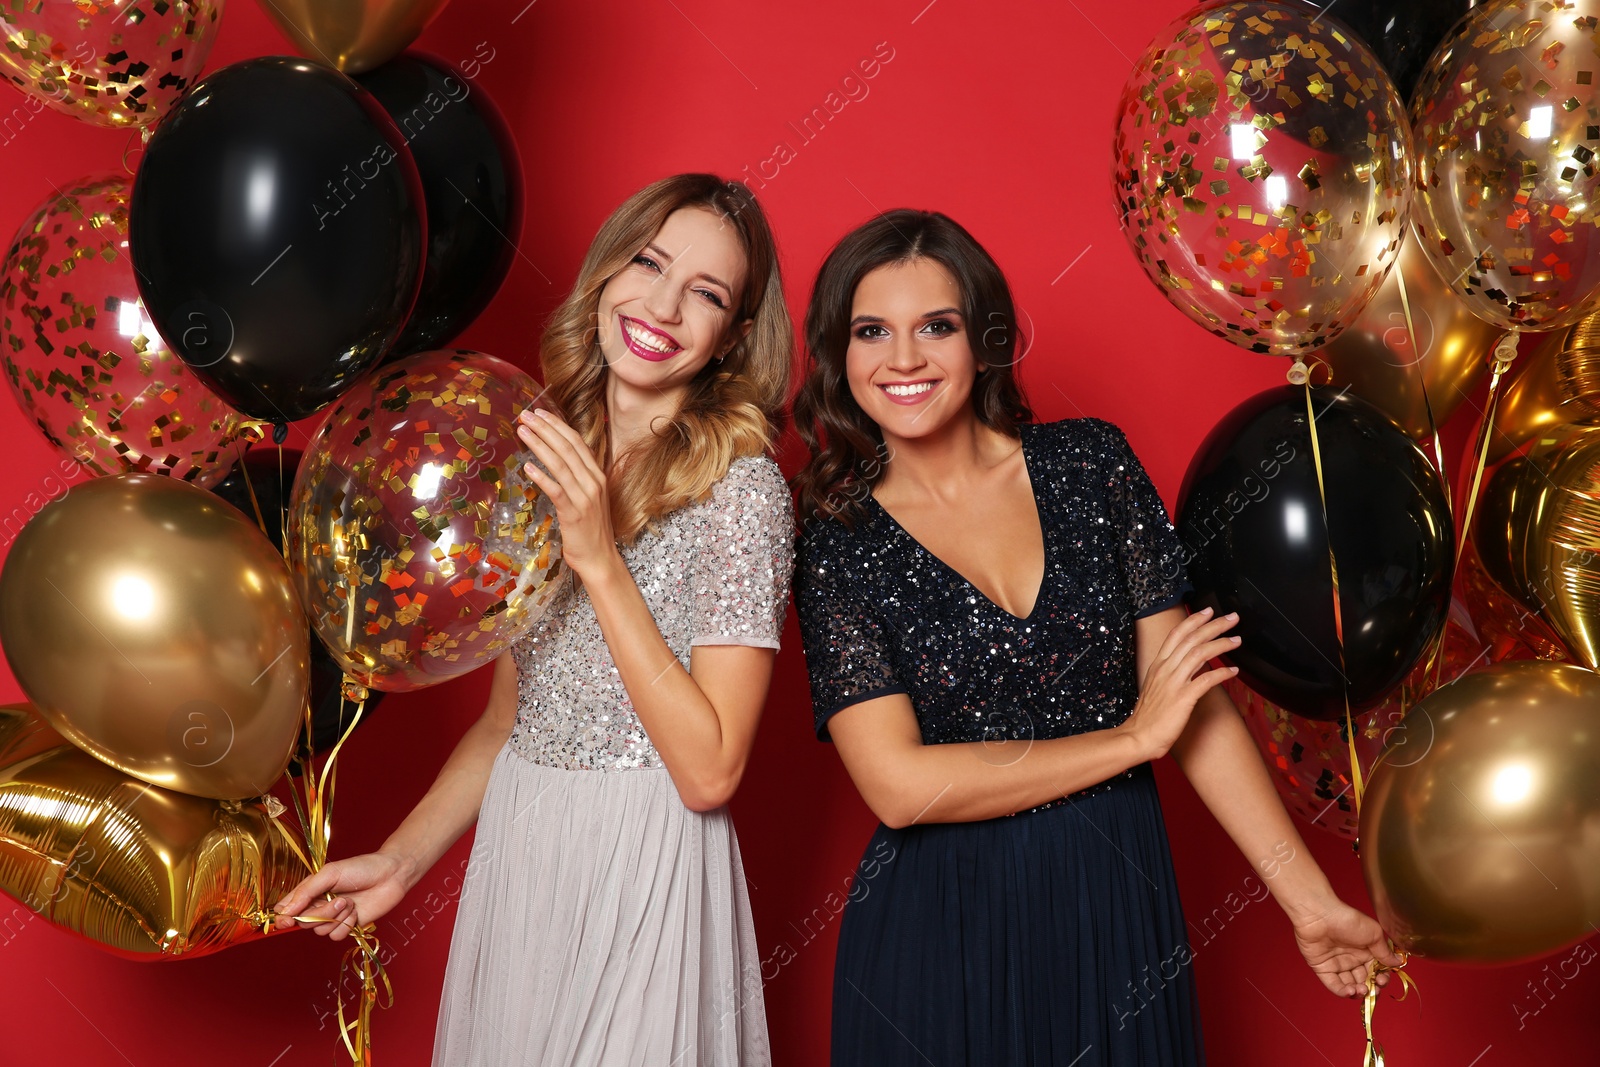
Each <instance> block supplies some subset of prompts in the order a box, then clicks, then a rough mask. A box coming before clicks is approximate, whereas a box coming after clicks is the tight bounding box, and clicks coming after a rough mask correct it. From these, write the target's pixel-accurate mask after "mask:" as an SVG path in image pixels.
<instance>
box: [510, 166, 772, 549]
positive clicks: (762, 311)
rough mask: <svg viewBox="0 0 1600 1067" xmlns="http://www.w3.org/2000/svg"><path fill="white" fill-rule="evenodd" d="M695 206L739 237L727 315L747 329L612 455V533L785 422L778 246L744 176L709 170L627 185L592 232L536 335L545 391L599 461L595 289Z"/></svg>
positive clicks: (697, 491)
mask: <svg viewBox="0 0 1600 1067" xmlns="http://www.w3.org/2000/svg"><path fill="white" fill-rule="evenodd" d="M685 207H698V208H703V209H705V210H707V211H710V212H712V213H714V214H716V215H717V216H719V217H720V218H721V219H722V220H723V223H724V224H725V225H730V226H732V227H733V228H734V230H735V231H736V232H737V234H738V235H739V239H740V243H741V244H742V245H743V246H744V253H745V261H746V270H745V282H744V285H743V287H742V288H743V292H742V293H741V294H740V295H739V299H738V306H737V307H736V308H735V309H734V313H733V316H732V317H731V319H730V320H729V327H728V328H729V329H737V328H738V326H739V324H740V323H742V322H743V321H745V320H746V319H748V320H751V324H750V330H749V332H747V333H746V334H745V335H744V337H743V338H742V339H741V340H740V341H739V342H738V343H737V344H735V345H734V346H733V347H732V348H731V349H729V350H728V353H727V355H726V356H725V357H724V358H723V359H722V360H721V361H720V362H718V361H716V360H713V361H711V362H709V363H707V364H706V365H705V367H703V368H702V369H701V371H700V373H699V374H697V375H696V376H695V377H694V378H693V379H691V380H690V382H689V388H688V392H687V394H686V395H685V396H684V398H683V402H682V403H681V404H680V405H679V407H678V411H677V413H676V414H675V415H674V416H673V418H672V419H671V420H670V421H666V420H660V419H658V420H656V424H655V425H654V427H653V428H652V433H651V434H650V436H649V437H647V438H646V439H645V440H644V442H643V443H641V444H639V445H635V446H633V447H632V448H630V449H629V450H628V451H627V452H626V453H625V455H624V456H621V457H616V458H617V459H619V460H625V461H626V462H611V463H610V464H609V465H610V467H611V473H610V474H609V476H608V478H607V486H608V489H609V492H610V496H611V517H612V525H613V527H614V528H615V530H616V533H617V537H618V539H619V540H621V541H622V542H624V543H627V542H631V541H632V540H634V538H636V537H638V536H639V534H640V533H642V532H644V531H645V530H647V529H649V528H650V527H652V526H653V525H654V523H655V522H656V520H658V519H660V518H661V517H662V516H664V515H666V514H668V513H669V512H671V511H674V510H676V509H677V508H680V507H682V506H684V505H685V504H689V503H692V502H694V501H696V500H701V499H703V498H704V497H705V496H706V494H708V493H709V492H710V491H711V487H712V486H713V485H714V484H715V483H716V481H717V480H718V479H719V478H721V477H722V476H723V475H724V474H725V473H727V470H728V467H729V465H730V464H732V463H733V461H734V460H735V459H737V458H739V457H740V456H749V455H760V454H761V453H763V452H765V451H766V450H767V449H768V448H769V447H770V446H771V444H772V442H773V440H774V439H775V438H776V437H777V436H778V434H779V433H780V432H781V431H782V429H783V406H784V402H785V400H787V398H788V395H789V378H790V373H791V368H792V365H793V361H794V327H793V326H792V325H791V323H790V321H789V308H788V305H787V304H786V303H785V302H784V298H783V280H782V278H781V277H780V275H779V273H778V253H777V248H776V246H775V244H774V243H773V240H772V230H771V229H770V228H769V227H768V225H767V219H766V215H765V214H764V213H763V212H762V210H761V207H760V205H759V204H757V203H756V199H755V196H754V195H753V194H752V193H751V192H750V190H749V188H747V187H746V186H745V185H744V183H743V182H738V181H725V180H724V179H722V178H719V177H717V176H716V175H714V174H677V175H674V176H672V177H670V178H663V179H661V180H660V181H657V182H653V183H651V184H650V185H647V186H645V187H644V188H643V189H641V190H639V191H638V192H637V193H634V194H633V195H632V196H630V197H629V198H628V199H627V200H626V201H624V202H623V204H622V206H621V207H619V208H617V210H616V211H614V212H612V214H611V217H610V218H608V219H606V221H605V224H604V225H603V226H601V227H600V232H599V233H597V234H596V235H595V238H594V242H593V243H592V244H591V245H590V246H589V252H588V254H587V255H585V256H584V258H583V266H582V267H580V268H579V270H578V280H577V281H576V282H574V283H573V286H572V292H571V293H569V294H568V295H567V298H566V299H565V300H564V301H562V303H561V306H560V307H558V308H557V309H556V311H555V314H554V315H552V316H551V319H550V323H549V325H548V326H547V327H546V329H545V332H544V337H543V339H542V340H541V341H540V343H539V361H540V364H541V365H542V367H543V371H544V384H545V393H546V396H547V397H548V399H549V400H550V402H551V403H552V404H553V405H554V406H555V407H556V409H557V410H558V411H559V412H560V414H561V415H562V417H563V418H564V419H566V421H567V423H568V424H569V425H570V426H571V427H572V428H573V429H575V430H577V431H578V433H579V434H581V435H582V437H583V439H584V441H585V442H586V443H587V444H588V445H589V448H590V449H591V450H592V451H593V452H594V454H595V458H596V459H597V460H598V461H599V463H600V465H601V466H602V467H606V466H607V465H608V460H610V459H611V457H609V456H608V450H609V435H608V434H607V433H606V406H605V383H606V375H607V374H608V373H609V370H608V368H607V366H606V360H605V356H604V355H603V354H602V353H601V351H600V345H599V333H598V324H599V307H600V292H601V290H603V289H604V288H605V286H606V283H607V282H609V281H610V280H611V279H612V277H613V276H614V275H616V273H617V272H618V271H620V270H622V269H623V268H624V267H626V266H627V265H628V264H629V263H631V262H632V261H633V257H634V256H636V255H638V254H639V251H640V250H641V249H643V248H644V246H645V245H646V244H647V243H648V242H649V241H650V239H651V238H653V237H654V236H655V235H656V233H657V231H659V230H660V229H661V226H662V224H663V223H665V222H666V220H667V216H669V215H671V214H672V213H673V212H674V211H677V210H678V209H680V208H685Z"/></svg>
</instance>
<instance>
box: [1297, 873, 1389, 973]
mask: <svg viewBox="0 0 1600 1067" xmlns="http://www.w3.org/2000/svg"><path fill="white" fill-rule="evenodd" d="M1294 939H1295V943H1296V944H1298V945H1299V946H1300V954H1301V955H1302V956H1304V957H1305V958H1306V962H1307V963H1309V964H1310V965H1311V969H1312V970H1313V971H1315V972H1317V977H1318V978H1320V979H1322V984H1323V985H1325V986H1327V987H1328V989H1329V990H1330V991H1332V992H1334V993H1336V994H1338V995H1339V996H1341V997H1357V996H1361V995H1362V994H1364V993H1365V992H1366V991H1367V961H1368V960H1372V959H1376V960H1377V961H1378V962H1379V963H1381V964H1383V965H1384V966H1385V967H1398V966H1399V965H1400V962H1401V961H1400V958H1399V957H1398V956H1397V955H1395V952H1394V950H1393V949H1392V948H1390V947H1389V939H1388V938H1387V937H1385V936H1384V933H1383V927H1381V926H1379V925H1378V920H1376V919H1374V918H1373V917H1372V916H1370V915H1367V914H1366V913H1364V912H1361V911H1357V910H1356V909H1355V908H1352V907H1351V906H1350V905H1348V904H1346V903H1345V902H1344V901H1342V900H1340V899H1338V898H1337V897H1333V898H1331V899H1330V900H1329V901H1328V903H1327V905H1326V906H1325V907H1324V908H1323V909H1321V911H1320V912H1319V913H1318V914H1316V915H1313V916H1311V917H1309V918H1306V919H1302V920H1301V921H1299V922H1297V923H1295V926H1294ZM1388 982H1389V975H1388V974H1387V973H1384V972H1380V973H1379V974H1378V978H1377V984H1378V985H1380V986H1383V985H1387V984H1388Z"/></svg>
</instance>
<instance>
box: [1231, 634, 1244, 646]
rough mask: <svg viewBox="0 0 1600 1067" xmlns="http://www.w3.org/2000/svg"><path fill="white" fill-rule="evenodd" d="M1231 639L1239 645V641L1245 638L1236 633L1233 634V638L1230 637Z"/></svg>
mask: <svg viewBox="0 0 1600 1067" xmlns="http://www.w3.org/2000/svg"><path fill="white" fill-rule="evenodd" d="M1230 640H1231V641H1232V642H1233V643H1234V644H1236V645H1237V644H1238V643H1239V642H1240V641H1242V640H1243V638H1241V637H1239V636H1238V635H1234V636H1233V637H1232V638H1230Z"/></svg>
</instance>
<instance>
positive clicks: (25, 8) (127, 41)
mask: <svg viewBox="0 0 1600 1067" xmlns="http://www.w3.org/2000/svg"><path fill="white" fill-rule="evenodd" d="M222 6H223V0H159V2H157V3H143V4H140V3H129V2H128V0H70V2H64V0H31V2H30V0H10V2H7V3H0V41H3V42H4V47H0V74H3V75H4V76H5V77H6V79H7V80H9V81H10V82H12V84H14V85H16V87H17V88H18V89H21V90H22V91H23V93H25V94H26V95H27V98H28V102H27V104H25V105H23V106H24V107H26V108H27V109H29V110H31V111H33V112H35V113H37V112H38V111H40V110H42V109H43V108H45V107H50V108H52V109H54V110H56V111H60V112H61V113H63V114H66V115H72V116H73V117H75V118H79V119H82V120H83V121H85V122H88V123H91V124H93V125H95V126H112V127H129V126H153V125H154V124H155V123H156V122H157V121H159V120H160V119H161V116H163V115H165V114H166V112H167V109H168V108H169V107H171V106H172V105H173V104H174V103H175V102H176V101H177V99H178V97H180V96H182V95H183V94H184V92H185V91H186V90H187V89H188V88H189V86H190V85H191V84H193V82H194V81H195V79H196V78H197V77H199V74H200V68H201V67H202V66H204V65H205V61H206V56H207V55H209V54H210V52H211V44H212V42H213V41H215V40H216V36H217V27H218V26H219V24H220V23H221V20H222ZM21 111H22V108H20V107H19V108H15V109H13V110H12V112H11V114H10V116H9V117H8V123H10V122H15V121H16V116H17V115H18V114H19V112H21ZM22 121H24V122H25V121H27V120H26V118H24V119H23V120H22ZM12 136H15V134H14V133H13V134H12Z"/></svg>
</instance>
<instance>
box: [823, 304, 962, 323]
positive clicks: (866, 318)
mask: <svg viewBox="0 0 1600 1067" xmlns="http://www.w3.org/2000/svg"><path fill="white" fill-rule="evenodd" d="M940 315H954V316H955V317H956V318H960V317H961V309H960V308H939V309H938V310H937V311H924V312H923V313H922V314H921V315H919V316H917V317H918V318H919V319H936V318H938V317H939V316H940ZM887 321H889V320H888V319H885V318H884V317H883V316H881V315H857V316H856V317H855V318H853V319H851V320H850V325H852V326H856V325H859V324H860V323H863V322H887Z"/></svg>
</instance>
